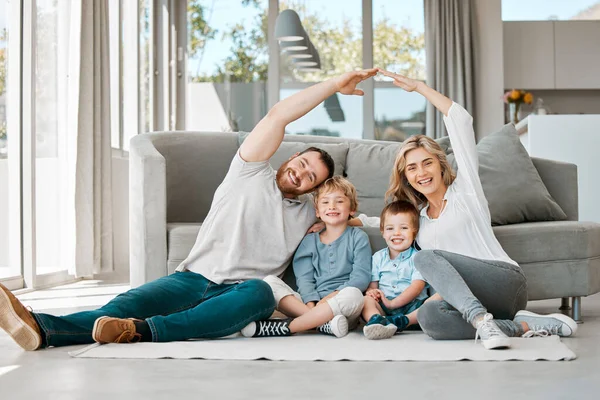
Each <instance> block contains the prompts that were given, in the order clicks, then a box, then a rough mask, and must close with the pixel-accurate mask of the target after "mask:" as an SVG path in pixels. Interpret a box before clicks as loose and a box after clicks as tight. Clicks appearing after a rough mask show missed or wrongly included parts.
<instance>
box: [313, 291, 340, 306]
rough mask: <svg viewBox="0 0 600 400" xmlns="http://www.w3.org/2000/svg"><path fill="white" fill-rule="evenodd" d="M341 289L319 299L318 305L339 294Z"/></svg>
mask: <svg viewBox="0 0 600 400" xmlns="http://www.w3.org/2000/svg"><path fill="white" fill-rule="evenodd" d="M338 293H339V291H337V290H336V291H334V292H331V293H329V294H328V295H327V296H325V297H323V298H322V299H321V300H319V302H318V303H317V305H319V304H321V303H325V302H327V300H329V299H331V298H332V297H335V295H336V294H338Z"/></svg>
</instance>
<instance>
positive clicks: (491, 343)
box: [475, 313, 510, 350]
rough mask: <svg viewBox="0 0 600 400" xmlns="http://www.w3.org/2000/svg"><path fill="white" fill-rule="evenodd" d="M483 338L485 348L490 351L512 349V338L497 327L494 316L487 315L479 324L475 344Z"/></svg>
mask: <svg viewBox="0 0 600 400" xmlns="http://www.w3.org/2000/svg"><path fill="white" fill-rule="evenodd" d="M478 338H481V343H482V344H483V347H485V348H486V349H488V350H492V349H507V348H509V347H510V338H509V337H508V336H506V335H505V334H504V332H502V331H501V330H500V328H498V325H496V322H495V321H494V316H493V315H492V314H490V313H487V314H485V315H484V316H483V319H482V320H481V321H479V322H478V323H477V332H476V333H475V343H477V339H478Z"/></svg>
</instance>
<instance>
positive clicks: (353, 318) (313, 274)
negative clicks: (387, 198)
mask: <svg viewBox="0 0 600 400" xmlns="http://www.w3.org/2000/svg"><path fill="white" fill-rule="evenodd" d="M314 201H315V208H316V213H317V217H318V218H320V219H321V220H322V221H323V222H324V223H325V230H324V231H322V232H320V233H319V232H316V233H310V234H308V235H306V237H305V238H304V239H303V240H302V242H301V243H300V246H299V247H298V250H297V251H296V254H295V255H294V261H293V265H294V273H295V275H296V283H297V284H298V291H299V293H296V292H294V291H293V290H292V288H290V287H289V286H288V285H286V284H285V283H284V282H283V281H282V280H281V279H279V278H278V277H276V276H267V277H266V278H265V279H264V281H265V282H267V283H268V284H269V285H270V286H271V288H272V289H273V295H274V297H275V301H276V302H277V309H278V310H279V311H280V312H282V313H283V314H285V315H287V316H288V317H291V318H294V319H293V320H290V319H283V320H282V319H279V320H278V319H269V320H263V321H257V322H252V323H250V324H249V325H248V326H246V327H245V328H244V329H242V334H243V335H244V336H247V337H264V336H289V335H291V334H293V333H297V332H303V331H307V330H309V329H314V328H317V331H319V332H321V333H325V334H329V335H333V336H336V337H343V336H345V335H346V334H347V333H348V328H349V327H350V328H352V327H354V326H356V325H357V324H358V319H359V317H360V313H361V311H362V307H363V302H364V298H363V295H362V293H363V292H364V290H365V289H366V288H367V286H368V285H369V279H370V276H371V246H370V244H369V238H368V236H367V234H366V233H365V232H363V231H362V230H361V229H359V228H354V227H350V226H348V220H349V219H350V218H351V216H353V215H354V214H355V212H356V209H357V207H358V201H357V199H356V189H355V188H354V186H353V185H352V184H351V183H350V182H349V181H348V180H346V179H344V178H342V177H340V176H335V177H333V178H331V179H328V180H326V181H325V182H324V183H323V184H322V185H321V186H320V187H319V188H318V189H317V191H316V193H315V197H314Z"/></svg>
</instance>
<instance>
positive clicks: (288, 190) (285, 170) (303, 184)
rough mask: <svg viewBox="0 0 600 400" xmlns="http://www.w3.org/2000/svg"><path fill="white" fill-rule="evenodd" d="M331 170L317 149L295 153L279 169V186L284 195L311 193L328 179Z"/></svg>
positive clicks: (292, 195) (293, 195)
mask: <svg viewBox="0 0 600 400" xmlns="http://www.w3.org/2000/svg"><path fill="white" fill-rule="evenodd" d="M328 174H329V171H328V170H327V166H326V165H325V163H324V162H323V160H321V155H320V154H319V153H317V152H316V151H309V152H307V153H304V154H300V155H298V154H295V155H293V156H292V157H291V158H290V159H289V160H288V161H286V162H285V163H284V164H283V165H282V166H281V167H279V169H278V170H277V186H279V190H281V192H282V193H283V195H284V197H296V196H299V195H301V194H304V193H310V192H312V191H313V189H314V188H315V187H317V186H318V185H320V184H321V183H323V182H324V181H325V179H327V176H328Z"/></svg>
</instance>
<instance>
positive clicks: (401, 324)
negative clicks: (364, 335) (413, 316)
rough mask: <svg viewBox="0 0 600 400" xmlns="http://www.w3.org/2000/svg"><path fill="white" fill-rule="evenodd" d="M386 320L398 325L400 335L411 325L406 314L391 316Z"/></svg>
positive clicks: (397, 331)
mask: <svg viewBox="0 0 600 400" xmlns="http://www.w3.org/2000/svg"><path fill="white" fill-rule="evenodd" d="M385 318H386V319H387V320H388V321H390V324H393V325H396V328H398V329H397V330H396V333H400V332H402V331H403V330H405V329H406V328H408V324H409V323H410V321H409V320H408V317H407V316H406V315H404V314H396V315H390V316H387V317H385Z"/></svg>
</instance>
